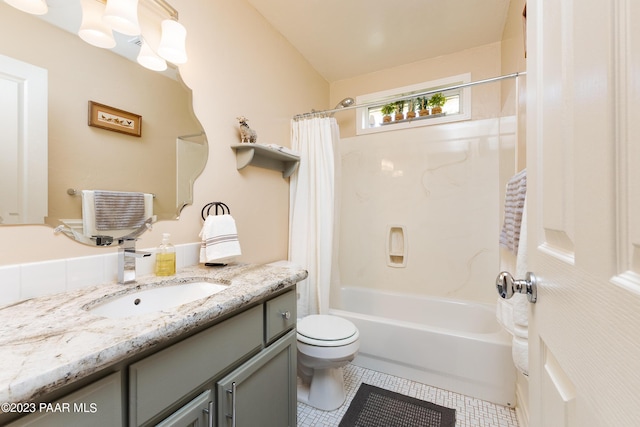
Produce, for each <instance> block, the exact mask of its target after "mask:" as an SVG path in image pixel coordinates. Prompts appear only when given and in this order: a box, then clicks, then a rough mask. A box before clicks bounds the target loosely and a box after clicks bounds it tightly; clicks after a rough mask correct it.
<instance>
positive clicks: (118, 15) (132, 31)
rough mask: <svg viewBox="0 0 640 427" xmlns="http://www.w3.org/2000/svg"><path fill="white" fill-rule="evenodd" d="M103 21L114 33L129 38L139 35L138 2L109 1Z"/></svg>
mask: <svg viewBox="0 0 640 427" xmlns="http://www.w3.org/2000/svg"><path fill="white" fill-rule="evenodd" d="M102 20H103V21H104V22H105V23H107V24H108V25H109V26H110V27H111V29H112V30H113V31H117V32H119V33H121V34H125V35H127V36H137V35H139V34H140V32H141V31H140V24H139V23H138V0H107V7H106V8H105V10H104V14H103V15H102Z"/></svg>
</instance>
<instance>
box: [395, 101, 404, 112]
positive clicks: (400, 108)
mask: <svg viewBox="0 0 640 427" xmlns="http://www.w3.org/2000/svg"><path fill="white" fill-rule="evenodd" d="M394 104H395V106H396V109H395V111H396V114H402V113H403V112H404V100H402V101H396V102H395V103H394Z"/></svg>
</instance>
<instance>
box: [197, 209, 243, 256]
mask: <svg viewBox="0 0 640 427" xmlns="http://www.w3.org/2000/svg"><path fill="white" fill-rule="evenodd" d="M200 237H201V238H202V245H201V248H200V262H201V263H208V262H216V263H221V262H226V261H229V260H231V259H232V258H234V257H236V256H239V255H241V254H242V252H241V250H240V241H239V240H238V231H237V230H236V222H235V220H234V219H233V217H232V216H231V215H228V214H226V215H209V216H208V217H207V219H206V220H205V221H204V225H203V227H202V231H200Z"/></svg>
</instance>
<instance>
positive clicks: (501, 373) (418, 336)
mask: <svg viewBox="0 0 640 427" xmlns="http://www.w3.org/2000/svg"><path fill="white" fill-rule="evenodd" d="M336 300H337V302H338V304H339V306H338V307H336V308H332V309H331V310H330V314H333V315H336V316H340V317H343V318H345V319H348V320H350V321H351V322H353V323H354V324H355V325H356V326H357V327H358V330H359V331H360V351H359V353H358V355H357V357H356V359H355V360H354V361H353V364H354V365H357V366H362V367H364V368H368V369H372V370H375V371H378V372H383V373H387V374H391V375H395V376H398V377H401V378H407V379H410V380H413V381H418V382H421V383H424V384H428V385H431V386H434V387H438V388H442V389H445V390H449V391H452V392H455V393H460V394H464V395H467V396H471V397H474V398H478V399H482V400H487V401H490V402H493V403H497V404H500V405H504V406H511V407H513V406H515V403H516V402H515V385H516V369H515V367H514V364H513V359H512V356H511V336H510V335H509V334H508V333H507V332H506V331H504V330H503V329H502V328H501V327H500V326H499V324H498V322H497V321H496V317H495V306H493V305H490V304H481V303H473V302H466V301H457V300H453V299H446V298H435V297H429V296H421V295H411V294H402V293H394V292H387V291H378V290H370V289H366V288H359V287H344V288H342V289H340V295H339V296H338V298H337V299H336Z"/></svg>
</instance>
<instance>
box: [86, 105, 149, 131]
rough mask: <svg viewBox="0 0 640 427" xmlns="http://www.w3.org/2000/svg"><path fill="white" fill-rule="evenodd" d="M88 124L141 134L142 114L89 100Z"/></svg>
mask: <svg viewBox="0 0 640 427" xmlns="http://www.w3.org/2000/svg"><path fill="white" fill-rule="evenodd" d="M89 126H93V127H97V128H101V129H106V130H110V131H113V132H120V133H125V134H127V135H132V136H138V137H139V136H142V116H140V115H138V114H133V113H129V112H128V111H124V110H120V109H118V108H113V107H109V106H108V105H104V104H99V103H97V102H94V101H89Z"/></svg>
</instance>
